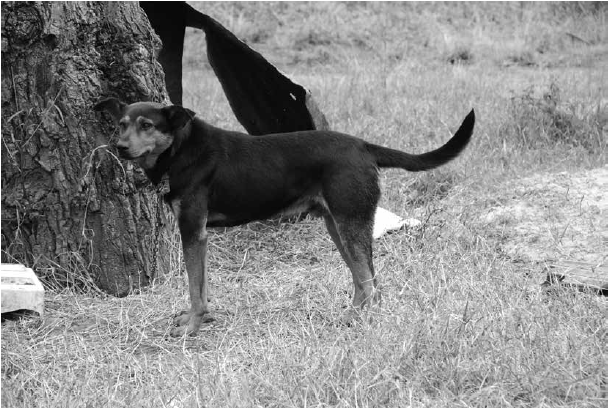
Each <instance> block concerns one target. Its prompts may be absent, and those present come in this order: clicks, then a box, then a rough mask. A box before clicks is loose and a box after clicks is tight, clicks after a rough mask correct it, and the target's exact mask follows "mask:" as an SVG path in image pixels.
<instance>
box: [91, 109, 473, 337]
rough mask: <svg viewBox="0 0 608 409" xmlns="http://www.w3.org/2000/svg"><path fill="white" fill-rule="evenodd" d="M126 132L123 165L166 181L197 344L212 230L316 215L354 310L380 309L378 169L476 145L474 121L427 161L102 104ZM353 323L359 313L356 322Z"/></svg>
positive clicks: (314, 134)
mask: <svg viewBox="0 0 608 409" xmlns="http://www.w3.org/2000/svg"><path fill="white" fill-rule="evenodd" d="M95 109H96V110H106V111H108V112H109V113H110V114H111V115H112V117H113V118H114V120H115V121H116V122H117V123H118V125H119V127H120V137H119V140H118V143H117V144H116V147H117V149H118V152H119V154H120V156H122V157H123V158H125V159H132V160H135V161H136V162H138V163H139V165H140V166H141V167H142V168H143V169H144V170H145V172H146V174H147V175H148V177H149V178H150V179H151V181H152V182H153V183H158V182H159V181H160V180H161V178H162V177H163V176H164V175H165V174H167V175H168V177H169V185H170V192H169V193H168V194H167V195H166V197H165V198H166V200H167V202H168V203H169V204H170V205H171V208H172V210H173V214H174V215H175V218H176V220H177V222H178V225H179V231H180V235H181V238H182V245H183V251H184V259H185V262H186V270H187V272H188V284H189V290H190V301H191V308H190V311H189V312H182V313H181V314H180V315H179V316H177V318H176V320H175V324H176V328H174V330H173V331H172V335H174V336H181V335H183V334H195V333H196V332H197V330H198V329H199V327H200V325H201V323H202V322H205V321H209V320H212V319H213V317H212V316H211V314H210V311H209V306H208V301H207V295H208V294H207V291H208V285H207V230H206V228H207V227H223V226H236V225H240V224H245V223H248V222H251V221H254V220H263V219H268V218H272V217H273V216H278V215H290V214H294V213H301V212H311V213H313V214H318V215H321V216H323V217H324V219H325V224H326V226H327V230H328V231H329V234H330V235H331V238H332V239H333V241H334V243H335V244H336V246H337V247H338V250H339V251H340V254H341V255H342V258H343V259H344V261H346V264H347V265H348V267H349V269H350V271H351V273H352V276H353V282H354V284H355V294H354V298H353V306H354V307H356V308H357V309H360V308H362V307H363V306H364V305H365V304H367V303H368V302H370V301H376V300H377V299H378V295H379V294H378V292H377V291H376V280H375V278H374V266H373V264H372V228H373V220H374V212H375V210H376V205H377V203H378V200H379V198H380V188H379V184H378V170H379V168H391V167H392V168H403V169H406V170H409V171H422V170H427V169H432V168H435V167H437V166H440V165H443V164H445V163H447V162H449V161H450V160H452V159H454V158H455V157H456V156H458V154H459V153H460V152H461V151H462V150H463V149H464V147H465V146H466V145H467V143H468V142H469V139H470V137H471V134H472V132H473V126H474V124H475V114H474V112H473V111H471V113H469V115H468V116H467V117H466V118H465V120H464V122H463V123H462V125H461V126H460V129H458V131H457V132H456V134H455V135H454V136H453V137H452V138H451V139H450V140H449V141H448V142H447V143H446V144H445V145H443V146H442V147H441V148H439V149H436V150H434V151H432V152H428V153H424V154H421V155H411V154H408V153H405V152H401V151H398V150H394V149H389V148H384V147H381V146H378V145H374V144H371V143H367V142H365V141H364V140H362V139H359V138H355V137H353V136H349V135H345V134H341V133H338V132H330V131H302V132H293V133H285V134H274V135H265V136H250V135H246V134H242V133H239V132H232V131H226V130H223V129H219V128H216V127H213V126H211V125H209V124H207V123H205V122H204V121H202V120H200V119H198V118H194V115H195V114H194V113H193V112H192V111H190V110H188V109H186V108H182V107H181V106H176V105H173V106H163V105H161V104H157V103H152V102H137V103H134V104H131V105H126V104H124V103H122V102H120V101H118V100H117V99H115V98H110V99H106V100H103V101H101V102H99V103H98V104H97V105H96V106H95ZM351 314H352V313H351Z"/></svg>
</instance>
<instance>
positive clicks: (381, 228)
mask: <svg viewBox="0 0 608 409" xmlns="http://www.w3.org/2000/svg"><path fill="white" fill-rule="evenodd" d="M421 224H422V223H421V222H420V220H416V219H404V218H402V217H401V216H397V215H396V214H395V213H392V212H389V211H388V210H386V209H383V208H381V207H377V208H376V215H375V216H374V239H378V238H380V237H382V236H383V235H384V234H385V233H388V232H389V231H394V230H399V229H402V228H403V227H404V226H407V227H410V228H414V227H418V226H420V225H421Z"/></svg>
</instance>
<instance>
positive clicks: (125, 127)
mask: <svg viewBox="0 0 608 409" xmlns="http://www.w3.org/2000/svg"><path fill="white" fill-rule="evenodd" d="M118 127H119V128H120V132H124V131H125V130H126V129H127V124H126V123H124V122H121V123H119V124H118Z"/></svg>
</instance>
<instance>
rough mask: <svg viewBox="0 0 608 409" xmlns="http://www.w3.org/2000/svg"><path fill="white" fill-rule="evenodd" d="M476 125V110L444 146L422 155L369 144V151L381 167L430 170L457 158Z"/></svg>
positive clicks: (412, 170)
mask: <svg viewBox="0 0 608 409" xmlns="http://www.w3.org/2000/svg"><path fill="white" fill-rule="evenodd" d="M474 126H475V111H474V110H471V112H470V113H469V114H468V115H467V116H466V118H465V119H464V121H462V125H460V128H458V131H456V133H455V134H454V136H452V138H451V139H450V140H449V141H448V142H447V143H446V144H445V145H443V146H442V147H440V148H438V149H435V150H434V151H431V152H426V153H423V154H420V155H412V154H410V153H405V152H402V151H398V150H396V149H391V148H385V147H383V146H379V145H374V144H368V145H367V149H368V151H369V152H370V153H371V154H372V155H374V156H375V157H376V163H377V164H378V167H381V168H402V169H405V170H409V171H411V172H419V171H422V170H429V169H433V168H436V167H438V166H441V165H443V164H445V163H448V162H449V161H451V160H452V159H454V158H456V157H457V156H458V155H459V154H460V152H462V150H463V149H464V148H465V146H467V144H468V143H469V140H470V139H471V135H472V134H473V127H474Z"/></svg>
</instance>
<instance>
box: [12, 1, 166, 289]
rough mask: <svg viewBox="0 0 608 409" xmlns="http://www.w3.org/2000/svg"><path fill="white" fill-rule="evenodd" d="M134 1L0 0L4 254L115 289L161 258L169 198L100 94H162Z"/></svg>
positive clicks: (152, 42) (148, 272)
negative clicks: (98, 108)
mask: <svg viewBox="0 0 608 409" xmlns="http://www.w3.org/2000/svg"><path fill="white" fill-rule="evenodd" d="M159 48H160V41H159V40H158V37H157V36H156V35H155V34H154V33H153V31H152V30H151V27H150V25H149V22H148V20H147V18H146V17H145V14H144V13H143V11H142V10H141V9H140V7H139V5H138V4H137V2H111V3H106V2H35V3H34V2H31V3H30V2H27V3H26V2H10V3H9V2H2V261H3V262H15V261H17V262H20V263H24V264H26V265H28V266H33V267H34V268H35V270H36V271H37V273H38V274H39V276H40V277H41V278H42V280H43V282H46V283H47V285H49V284H53V283H59V284H63V285H70V286H79V285H80V286H82V285H87V284H88V283H90V282H91V281H92V282H94V283H95V284H97V285H98V286H99V287H100V288H102V289H103V290H105V291H107V292H109V293H111V294H114V295H118V296H124V295H126V294H128V293H129V292H130V291H132V290H134V289H137V288H139V287H140V286H143V285H146V284H148V283H149V281H150V280H151V279H152V278H153V276H154V274H156V271H163V270H166V269H167V266H168V257H167V254H166V252H167V246H161V245H159V243H162V241H163V237H161V236H164V235H165V234H167V232H166V231H165V228H164V225H163V224H161V223H159V221H161V220H162V221H164V220H165V208H164V207H163V206H162V204H161V201H160V200H159V198H158V195H157V194H156V193H155V192H154V189H153V188H152V186H151V185H150V184H149V182H148V180H147V178H146V177H145V175H144V174H143V172H142V171H141V170H140V169H139V168H138V167H134V166H133V165H131V164H130V163H122V162H120V161H119V160H118V159H117V157H116V156H115V155H114V154H113V153H112V150H111V149H110V147H109V145H110V139H111V138H112V137H113V134H114V125H113V124H111V123H110V122H109V121H108V120H107V119H106V118H105V117H102V116H101V115H100V114H98V113H95V112H93V110H92V105H93V103H94V102H95V101H97V100H98V99H99V97H101V96H108V95H112V96H116V97H118V98H120V99H121V100H123V101H127V102H134V101H138V100H152V101H157V102H164V101H166V99H167V95H166V91H165V86H164V78H163V73H162V68H161V66H160V64H159V63H158V62H157V61H156V58H155V53H156V52H157V51H158V49H159Z"/></svg>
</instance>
